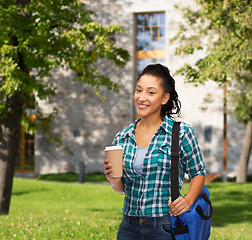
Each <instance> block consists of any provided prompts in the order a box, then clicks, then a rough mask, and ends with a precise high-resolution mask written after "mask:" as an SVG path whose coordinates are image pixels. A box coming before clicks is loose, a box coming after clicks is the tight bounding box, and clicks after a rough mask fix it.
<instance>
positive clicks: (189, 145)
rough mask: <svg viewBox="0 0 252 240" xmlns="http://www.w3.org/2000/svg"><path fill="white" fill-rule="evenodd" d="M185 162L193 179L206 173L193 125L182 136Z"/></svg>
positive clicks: (186, 168)
mask: <svg viewBox="0 0 252 240" xmlns="http://www.w3.org/2000/svg"><path fill="white" fill-rule="evenodd" d="M181 144H182V146H181V149H182V152H183V158H182V160H183V163H184V164H185V171H186V173H187V174H188V176H189V178H190V179H192V178H194V177H195V176H198V175H206V169H205V163H204V160H203V157H202V153H201V150H200V147H199V144H198V140H197V138H196V135H195V133H194V131H193V129H192V128H191V127H189V128H188V130H187V131H186V132H185V134H184V136H183V138H182V143H181Z"/></svg>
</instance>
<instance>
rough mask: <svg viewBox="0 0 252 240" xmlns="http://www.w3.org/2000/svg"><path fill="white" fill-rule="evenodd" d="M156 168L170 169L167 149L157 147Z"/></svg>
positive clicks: (169, 152) (169, 157) (169, 153)
mask: <svg viewBox="0 0 252 240" xmlns="http://www.w3.org/2000/svg"><path fill="white" fill-rule="evenodd" d="M158 166H159V167H161V168H171V150H170V148H169V147H167V146H164V147H159V149H158Z"/></svg>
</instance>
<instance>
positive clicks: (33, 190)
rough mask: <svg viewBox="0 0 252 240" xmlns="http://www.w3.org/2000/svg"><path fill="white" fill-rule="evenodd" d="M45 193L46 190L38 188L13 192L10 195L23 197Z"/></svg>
mask: <svg viewBox="0 0 252 240" xmlns="http://www.w3.org/2000/svg"><path fill="white" fill-rule="evenodd" d="M45 191H48V189H46V188H39V189H31V190H29V191H14V192H13V193H12V196H21V195H25V194H30V193H34V192H45Z"/></svg>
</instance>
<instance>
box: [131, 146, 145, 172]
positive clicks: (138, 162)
mask: <svg viewBox="0 0 252 240" xmlns="http://www.w3.org/2000/svg"><path fill="white" fill-rule="evenodd" d="M147 151H148V147H146V148H140V147H137V152H136V158H135V160H134V169H135V171H136V172H137V173H138V174H143V161H144V158H145V154H146V153H147Z"/></svg>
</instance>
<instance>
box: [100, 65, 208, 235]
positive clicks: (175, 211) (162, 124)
mask: <svg viewBox="0 0 252 240" xmlns="http://www.w3.org/2000/svg"><path fill="white" fill-rule="evenodd" d="M134 102H135V107H136V109H137V112H138V114H139V115H140V117H141V118H140V119H138V120H136V121H135V122H133V123H132V124H130V125H129V127H128V128H126V129H124V130H122V131H120V132H119V133H118V134H117V135H116V136H115V139H114V141H113V145H120V146H122V147H123V149H124V154H123V162H124V164H123V166H124V170H123V176H122V178H113V168H112V166H111V165H110V164H108V161H107V160H105V161H104V169H105V171H104V173H105V175H106V177H107V180H108V181H109V182H110V183H111V185H112V188H113V189H114V191H116V192H118V193H120V194H125V199H124V204H123V218H122V221H121V224H120V226H119V230H118V233H117V239H118V240H139V239H151V240H155V239H157V240H162V239H165V240H169V239H173V237H172V232H171V226H170V215H174V216H177V215H180V214H182V213H184V212H186V211H188V210H189V209H190V207H191V206H192V204H193V203H194V201H195V200H196V198H197V197H198V195H199V194H200V192H201V190H202V188H203V186H204V183H205V174H206V171H205V165H204V162H203V159H202V154H201V151H200V148H199V146H198V142H197V139H196V137H195V134H194V132H193V129H192V128H191V127H190V126H189V125H188V124H186V123H183V122H182V123H181V124H180V135H179V147H180V163H179V168H180V171H179V185H180V190H181V188H182V185H183V181H184V174H185V173H187V174H188V176H189V177H190V179H191V182H190V187H189V190H188V193H187V194H186V195H185V196H184V197H183V196H180V197H179V198H178V199H176V200H175V201H174V202H171V200H170V199H171V186H170V184H171V183H170V167H171V157H170V155H171V136H172V126H173V123H174V120H173V119H172V116H173V115H174V114H175V115H179V114H180V101H179V100H178V95H177V92H176V90H175V81H174V79H173V78H172V77H171V75H170V72H169V70H168V68H167V67H165V66H163V65H161V64H151V65H148V66H147V67H146V68H145V69H144V70H143V72H142V73H141V75H140V77H139V79H138V82H137V86H136V90H135V94H134Z"/></svg>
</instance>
